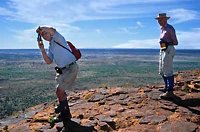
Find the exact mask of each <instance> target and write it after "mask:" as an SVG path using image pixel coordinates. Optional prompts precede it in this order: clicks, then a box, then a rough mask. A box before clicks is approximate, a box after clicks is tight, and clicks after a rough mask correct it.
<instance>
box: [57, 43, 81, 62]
mask: <svg viewBox="0 0 200 132" xmlns="http://www.w3.org/2000/svg"><path fill="white" fill-rule="evenodd" d="M54 42H55V43H57V44H58V45H60V46H61V47H63V48H64V49H66V50H68V51H69V52H71V53H72V54H73V55H74V56H75V58H76V60H78V59H80V58H81V51H80V50H79V49H77V48H76V47H75V46H74V45H73V44H72V43H71V42H70V41H67V44H68V45H69V47H70V49H71V50H72V51H71V50H69V49H68V48H66V47H65V46H63V45H61V44H60V43H58V42H56V41H54Z"/></svg>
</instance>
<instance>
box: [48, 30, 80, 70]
mask: <svg viewBox="0 0 200 132" xmlns="http://www.w3.org/2000/svg"><path fill="white" fill-rule="evenodd" d="M55 41H56V42H58V43H59V44H61V45H63V46H65V47H66V48H68V49H69V50H70V51H71V49H70V47H69V46H68V45H67V42H66V40H65V38H64V37H63V36H62V35H61V34H59V33H58V32H57V31H55V34H54V35H53V37H52V39H51V41H50V43H49V51H48V54H47V55H48V57H49V58H50V59H51V60H52V61H54V62H55V63H56V65H57V66H58V67H60V68H62V67H65V66H66V65H68V64H71V63H72V62H75V61H76V58H75V56H74V55H73V54H72V53H71V52H70V51H68V50H66V49H64V48H63V47H61V46H60V45H58V44H57V43H56V42H55Z"/></svg>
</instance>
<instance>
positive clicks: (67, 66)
mask: <svg viewBox="0 0 200 132" xmlns="http://www.w3.org/2000/svg"><path fill="white" fill-rule="evenodd" d="M75 63H76V62H72V63H70V64H69V65H66V66H65V67H63V68H60V69H61V70H65V69H67V68H69V67H70V66H72V65H74V64H75Z"/></svg>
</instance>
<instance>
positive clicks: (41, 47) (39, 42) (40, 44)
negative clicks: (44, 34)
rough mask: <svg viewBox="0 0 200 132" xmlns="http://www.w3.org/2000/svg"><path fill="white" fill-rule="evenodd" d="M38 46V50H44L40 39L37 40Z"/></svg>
mask: <svg viewBox="0 0 200 132" xmlns="http://www.w3.org/2000/svg"><path fill="white" fill-rule="evenodd" d="M38 47H39V48H40V50H41V51H42V50H44V44H43V42H42V41H38Z"/></svg>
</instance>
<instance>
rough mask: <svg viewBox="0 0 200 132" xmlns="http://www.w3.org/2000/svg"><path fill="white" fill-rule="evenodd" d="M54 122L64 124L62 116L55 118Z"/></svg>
mask: <svg viewBox="0 0 200 132" xmlns="http://www.w3.org/2000/svg"><path fill="white" fill-rule="evenodd" d="M53 121H54V123H58V122H62V121H63V118H62V115H61V114H59V115H58V116H57V117H54V118H53Z"/></svg>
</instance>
